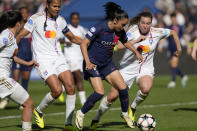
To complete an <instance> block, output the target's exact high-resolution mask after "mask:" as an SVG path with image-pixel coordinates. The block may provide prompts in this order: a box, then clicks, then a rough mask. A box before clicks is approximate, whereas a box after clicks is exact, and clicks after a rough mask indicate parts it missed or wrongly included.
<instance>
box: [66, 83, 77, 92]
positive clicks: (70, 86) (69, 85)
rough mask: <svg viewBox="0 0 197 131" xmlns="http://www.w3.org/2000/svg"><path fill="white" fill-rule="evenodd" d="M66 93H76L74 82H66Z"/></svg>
mask: <svg viewBox="0 0 197 131" xmlns="http://www.w3.org/2000/svg"><path fill="white" fill-rule="evenodd" d="M66 93H67V94H69V95H74V94H75V86H74V84H73V83H72V82H69V83H67V84H66Z"/></svg>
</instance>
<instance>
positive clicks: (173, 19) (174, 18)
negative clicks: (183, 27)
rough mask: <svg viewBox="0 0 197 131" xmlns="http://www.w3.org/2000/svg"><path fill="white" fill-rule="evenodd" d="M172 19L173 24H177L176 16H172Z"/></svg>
mask: <svg viewBox="0 0 197 131" xmlns="http://www.w3.org/2000/svg"><path fill="white" fill-rule="evenodd" d="M171 20H172V24H173V25H176V24H177V22H176V16H172V17H171Z"/></svg>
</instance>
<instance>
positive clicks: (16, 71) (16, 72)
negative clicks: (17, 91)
mask: <svg viewBox="0 0 197 131" xmlns="http://www.w3.org/2000/svg"><path fill="white" fill-rule="evenodd" d="M12 77H13V79H14V80H15V81H19V78H20V70H19V69H14V70H13V74H12Z"/></svg>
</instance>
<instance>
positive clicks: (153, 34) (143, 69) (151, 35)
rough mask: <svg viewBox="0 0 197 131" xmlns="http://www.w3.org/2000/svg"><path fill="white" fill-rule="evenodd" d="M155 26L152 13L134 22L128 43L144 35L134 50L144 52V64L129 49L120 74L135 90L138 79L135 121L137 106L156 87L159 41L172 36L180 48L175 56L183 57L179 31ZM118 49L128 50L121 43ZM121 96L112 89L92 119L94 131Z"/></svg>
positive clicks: (134, 109) (132, 115) (130, 114)
mask: <svg viewBox="0 0 197 131" xmlns="http://www.w3.org/2000/svg"><path fill="white" fill-rule="evenodd" d="M151 23H152V14H151V13H150V12H141V13H139V14H138V15H136V16H135V17H134V18H133V19H131V20H130V22H129V27H128V31H127V37H128V40H129V41H133V40H136V39H137V38H138V37H139V36H140V35H143V36H146V39H145V40H144V41H141V42H138V43H137V44H134V47H135V48H136V49H137V50H138V51H140V52H141V54H142V57H143V59H144V61H143V62H142V63H139V62H138V60H137V59H136V57H135V54H134V53H133V52H131V51H130V50H128V49H127V50H126V51H125V53H124V55H123V58H122V59H121V62H120V70H119V71H120V74H121V75H122V77H123V79H124V82H125V83H126V84H127V86H128V87H131V86H132V84H133V81H134V80H135V79H136V82H137V83H138V85H139V88H140V90H138V91H137V94H136V97H135V99H134V101H133V102H132V104H131V106H130V107H129V116H130V117H131V119H132V121H133V122H134V117H135V111H136V107H137V106H138V105H139V104H140V103H141V102H143V101H144V100H145V99H146V98H147V96H148V94H149V92H150V90H151V88H152V84H153V75H154V67H153V58H154V53H155V49H156V47H157V44H158V42H159V41H160V40H161V39H162V38H165V37H169V36H172V37H173V38H174V40H175V44H176V47H177V51H175V53H174V56H176V57H179V56H180V54H181V46H180V42H179V38H178V36H177V34H176V32H175V31H174V30H169V29H164V28H154V27H151ZM117 47H118V49H121V48H124V46H122V45H121V44H118V46H117ZM118 95H120V93H119V92H118V90H117V89H116V88H114V87H112V88H111V91H110V93H109V94H108V95H107V96H106V97H104V99H103V100H102V101H101V103H100V106H99V110H98V112H97V115H96V117H95V118H94V119H93V120H92V124H91V128H95V127H96V126H97V124H98V122H99V120H100V117H101V116H102V114H103V113H104V112H106V111H107V110H108V109H109V107H110V105H111V104H112V102H113V101H115V100H116V99H117V98H118Z"/></svg>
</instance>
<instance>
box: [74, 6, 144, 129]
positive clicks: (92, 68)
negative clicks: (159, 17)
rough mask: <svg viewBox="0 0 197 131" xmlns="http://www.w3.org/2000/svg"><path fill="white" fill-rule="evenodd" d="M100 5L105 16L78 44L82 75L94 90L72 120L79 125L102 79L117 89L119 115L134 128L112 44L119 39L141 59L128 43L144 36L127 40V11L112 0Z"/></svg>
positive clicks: (101, 90) (100, 89)
mask: <svg viewBox="0 0 197 131" xmlns="http://www.w3.org/2000/svg"><path fill="white" fill-rule="evenodd" d="M104 7H105V12H106V20H105V21H103V22H101V23H99V24H97V25H95V26H94V27H92V28H91V29H90V30H89V31H88V33H87V34H86V37H85V38H84V40H83V42H82V44H81V45H80V46H81V51H82V54H83V56H84V59H85V60H84V62H83V70H84V78H85V79H86V80H89V81H90V83H91V85H92V87H93V89H94V92H93V93H92V94H91V95H90V96H89V97H88V99H87V100H86V102H85V104H84V105H83V107H82V108H81V109H80V110H78V111H77V113H76V121H75V123H76V126H77V128H78V129H82V128H83V119H84V115H85V113H87V112H88V111H89V110H90V109H91V108H92V107H93V106H94V104H95V103H96V102H97V101H99V100H100V99H101V98H102V97H103V95H104V85H103V83H102V79H105V80H106V81H107V82H108V83H109V84H111V85H112V86H114V87H115V88H117V89H118V92H119V98H120V102H121V109H122V114H121V116H122V118H123V119H124V120H125V121H126V123H127V125H128V126H129V127H130V128H134V126H133V122H132V120H131V119H130V117H129V115H128V105H129V98H128V88H127V86H126V84H125V83H124V80H123V78H122V76H121V75H120V73H119V71H118V70H117V68H116V66H115V64H114V63H113V61H112V55H113V49H114V46H115V45H116V44H117V42H118V41H120V42H122V43H123V44H124V46H125V47H127V48H129V49H130V50H131V51H133V52H134V53H135V54H136V57H137V58H138V59H139V61H143V58H142V56H141V55H140V53H139V52H138V51H137V50H136V49H135V48H134V47H133V45H132V44H134V43H137V42H139V41H142V40H144V39H145V36H140V37H139V38H138V39H137V40H134V41H131V42H128V40H127V36H126V33H125V31H124V29H123V27H124V26H125V25H126V24H127V23H128V14H127V13H126V12H125V11H124V10H122V9H121V7H120V6H119V5H117V4H115V3H113V2H108V3H107V4H105V5H104Z"/></svg>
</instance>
